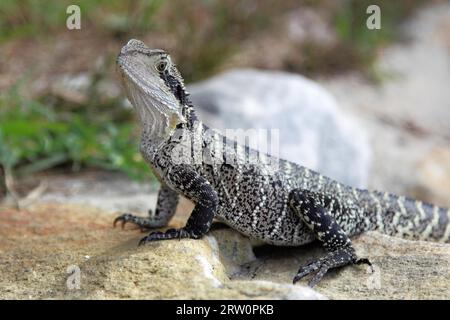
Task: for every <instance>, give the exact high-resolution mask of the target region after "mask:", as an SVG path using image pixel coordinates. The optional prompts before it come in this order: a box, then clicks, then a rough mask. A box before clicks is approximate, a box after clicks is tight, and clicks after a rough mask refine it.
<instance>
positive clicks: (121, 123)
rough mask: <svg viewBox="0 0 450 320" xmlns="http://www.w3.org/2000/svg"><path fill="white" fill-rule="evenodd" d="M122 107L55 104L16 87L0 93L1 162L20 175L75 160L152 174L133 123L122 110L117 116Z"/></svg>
mask: <svg viewBox="0 0 450 320" xmlns="http://www.w3.org/2000/svg"><path fill="white" fill-rule="evenodd" d="M118 105H119V104H118V102H116V103H112V102H111V105H103V106H101V105H100V106H99V105H97V106H89V107H88V108H79V107H78V108H73V107H72V108H70V107H67V108H65V107H63V106H61V105H58V108H56V107H55V106H54V105H53V104H52V103H49V102H47V103H43V102H40V101H36V100H28V99H25V98H23V97H22V96H21V95H19V94H18V87H17V86H14V87H12V88H11V90H9V91H8V92H6V93H3V94H1V95H0V119H1V122H0V163H1V164H3V166H4V167H6V168H7V169H9V170H12V169H17V171H16V174H19V175H24V174H31V173H34V172H37V171H42V170H45V169H49V168H53V167H56V166H60V165H65V166H67V164H70V165H71V167H72V169H75V170H76V169H79V168H80V167H82V166H90V167H97V168H103V169H108V170H120V171H123V172H125V173H127V174H128V175H130V176H131V177H133V178H137V179H139V178H143V177H149V176H150V174H149V171H148V168H147V166H146V164H145V163H144V161H143V160H142V158H141V157H140V155H139V153H138V144H137V141H138V140H139V139H138V137H137V136H136V132H135V131H134V128H135V125H134V123H133V122H131V121H130V119H129V117H124V116H123V113H120V116H117V117H116V118H114V117H113V116H112V114H114V113H113V112H111V111H112V110H113V109H114V108H117V106H118ZM57 109H58V112H57Z"/></svg>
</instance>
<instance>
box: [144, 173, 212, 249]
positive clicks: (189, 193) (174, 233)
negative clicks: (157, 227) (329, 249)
mask: <svg viewBox="0 0 450 320" xmlns="http://www.w3.org/2000/svg"><path fill="white" fill-rule="evenodd" d="M167 178H168V181H169V183H170V184H171V185H172V186H173V188H174V189H175V190H176V191H178V192H180V193H182V194H183V195H184V196H185V197H186V198H188V199H189V200H191V201H193V202H194V203H195V207H194V210H193V211H192V214H191V216H190V217H189V219H188V221H187V223H186V226H185V227H184V228H181V229H170V230H167V231H165V232H161V231H156V232H152V233H150V234H149V235H148V236H146V237H144V238H143V239H142V240H141V241H140V242H139V244H144V243H146V242H151V241H156V240H167V239H175V238H192V239H199V238H201V237H202V236H203V235H204V234H205V233H206V232H208V230H209V228H210V227H211V223H212V221H213V219H214V215H215V213H216V210H217V206H218V203H219V199H218V196H217V193H216V192H215V191H214V189H213V188H212V186H211V184H210V183H209V181H208V180H206V179H205V178H204V177H202V176H201V175H199V174H198V173H197V172H195V171H194V170H192V168H190V167H189V166H183V165H176V166H174V167H172V168H171V169H170V171H169V172H168V173H167Z"/></svg>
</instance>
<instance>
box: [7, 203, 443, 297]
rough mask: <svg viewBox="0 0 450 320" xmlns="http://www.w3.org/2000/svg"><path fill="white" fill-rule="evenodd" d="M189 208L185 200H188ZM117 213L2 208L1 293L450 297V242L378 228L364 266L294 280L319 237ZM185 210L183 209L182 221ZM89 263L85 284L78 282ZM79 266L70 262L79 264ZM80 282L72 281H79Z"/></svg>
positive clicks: (365, 244) (315, 251)
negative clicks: (285, 242)
mask: <svg viewBox="0 0 450 320" xmlns="http://www.w3.org/2000/svg"><path fill="white" fill-rule="evenodd" d="M180 209H181V211H183V210H184V209H186V208H180ZM114 217H115V214H112V213H111V212H105V211H102V210H99V209H96V208H93V207H90V206H81V205H68V204H56V203H40V204H36V205H34V206H32V207H30V208H29V209H27V210H24V211H16V210H13V209H4V210H2V211H1V212H0V223H1V225H2V228H1V229H0V237H1V239H2V242H1V243H0V255H1V259H0V287H1V288H2V290H0V298H1V299H8V298H14V299H110V298H118V299H130V298H135V299H182V298H186V299H205V298H209V299H267V298H274V299H323V298H325V297H328V298H332V299H352V298H355V299H378V298H384V299H437V298H439V299H449V298H450V245H448V244H436V243H426V242H409V241H405V240H400V239H395V238H390V237H387V236H382V235H379V234H377V233H370V234H367V235H364V236H361V237H359V238H358V239H355V241H354V243H355V245H356V248H357V251H358V252H359V253H360V254H361V255H363V256H368V257H370V258H371V260H372V261H373V263H375V265H376V266H377V267H376V273H375V274H367V273H366V270H365V267H349V268H345V269H343V270H340V271H337V272H332V273H330V274H329V275H328V276H326V277H325V278H324V279H323V281H322V282H321V283H320V284H319V285H318V286H317V287H316V290H312V289H309V288H307V287H305V286H304V285H305V283H304V282H303V283H302V284H297V285H295V286H294V285H292V284H291V281H292V277H293V275H294V274H295V272H296V271H297V269H298V267H299V265H300V264H304V263H305V262H307V261H308V260H310V259H311V258H313V257H317V256H319V255H320V254H322V250H321V249H320V247H319V246H318V245H315V244H312V245H308V246H304V247H300V248H280V247H271V246H264V247H258V248H255V249H252V246H251V244H250V241H249V240H248V239H247V238H245V237H243V236H241V235H240V234H238V233H236V232H234V231H232V230H230V229H219V230H215V231H212V232H211V233H209V234H208V235H207V236H206V237H205V238H204V239H202V240H180V241H163V242H156V243H153V244H150V245H147V246H145V247H137V246H136V244H137V242H138V240H139V239H140V238H141V237H142V236H143V234H142V233H141V232H139V231H138V230H134V229H132V228H131V226H130V227H127V228H126V230H120V228H116V229H113V228H112V224H111V221H112V219H113V218H114ZM184 219H185V218H183V217H182V216H181V217H175V218H174V220H173V221H172V223H171V225H172V226H173V227H177V226H180V225H181V224H182V223H183V220H184ZM75 266H76V267H78V268H79V269H80V289H69V288H70V287H68V284H67V283H68V282H69V284H72V285H74V284H76V282H72V281H70V280H71V279H72V280H73V279H74V274H72V273H67V272H68V271H67V270H68V268H69V271H70V272H73V271H71V270H74V268H76V267H75ZM70 268H71V269H70ZM72 288H73V286H72Z"/></svg>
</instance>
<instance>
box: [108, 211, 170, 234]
mask: <svg viewBox="0 0 450 320" xmlns="http://www.w3.org/2000/svg"><path fill="white" fill-rule="evenodd" d="M118 222H120V223H121V226H122V229H124V228H125V224H126V223H127V222H131V223H133V224H134V225H136V226H138V227H139V229H140V230H141V232H143V231H146V230H148V229H151V228H157V227H161V225H160V224H158V223H156V222H155V221H153V220H152V219H151V218H144V217H138V216H135V215H132V214H129V213H124V214H122V215H120V216H118V217H117V218H116V219H114V222H113V227H115V226H116V224H117V223H118Z"/></svg>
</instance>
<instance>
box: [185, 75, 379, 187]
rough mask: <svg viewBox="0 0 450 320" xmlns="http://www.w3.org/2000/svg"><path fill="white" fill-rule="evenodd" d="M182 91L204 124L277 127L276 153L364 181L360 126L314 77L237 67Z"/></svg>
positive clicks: (366, 158)
mask: <svg viewBox="0 0 450 320" xmlns="http://www.w3.org/2000/svg"><path fill="white" fill-rule="evenodd" d="M188 91H189V92H190V93H191V98H192V101H193V102H194V104H195V105H196V106H197V112H198V114H199V115H200V117H201V118H202V120H204V122H205V123H206V124H207V125H209V126H210V127H213V128H217V129H221V130H224V129H252V128H253V129H267V130H270V129H278V130H279V156H281V158H284V159H287V160H290V161H293V162H296V163H299V164H301V165H304V166H306V167H308V168H310V169H313V170H317V171H320V172H321V173H323V174H324V175H326V176H329V177H331V178H334V179H336V180H338V181H341V182H343V183H346V184H349V185H352V186H356V187H365V186H366V184H367V179H368V174H369V167H370V147H369V145H368V141H367V139H366V136H365V134H364V129H363V128H362V127H361V126H359V125H358V123H356V122H355V121H354V120H352V118H351V117H350V116H349V115H347V114H345V113H344V112H343V111H342V110H341V109H340V108H339V106H338V105H337V103H336V101H335V100H334V98H333V97H332V96H331V95H330V94H329V93H328V92H327V91H326V90H325V89H323V88H322V87H321V86H320V85H318V84H317V83H315V82H314V81H311V80H309V79H306V78H304V77H302V76H300V75H296V74H290V73H285V72H276V71H258V70H251V69H240V70H234V71H229V72H227V73H224V74H221V75H218V76H215V77H213V78H211V79H209V80H206V81H203V82H200V83H196V84H192V85H190V86H188ZM275 150H276V149H275ZM269 151H270V150H269Z"/></svg>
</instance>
